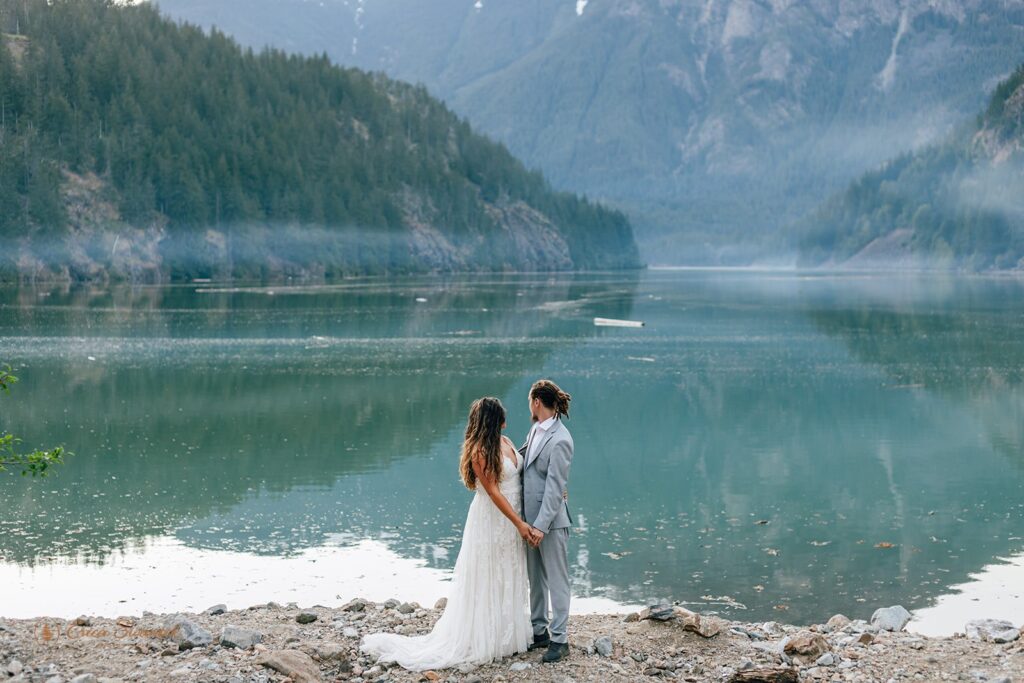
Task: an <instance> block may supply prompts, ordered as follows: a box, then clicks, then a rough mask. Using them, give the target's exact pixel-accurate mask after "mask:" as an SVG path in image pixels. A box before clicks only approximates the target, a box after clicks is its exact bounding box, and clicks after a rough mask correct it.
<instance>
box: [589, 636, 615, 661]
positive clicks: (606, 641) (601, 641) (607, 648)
mask: <svg viewBox="0 0 1024 683" xmlns="http://www.w3.org/2000/svg"><path fill="white" fill-rule="evenodd" d="M594 649H595V650H597V654H599V655H601V656H602V657H611V656H612V652H614V651H615V646H614V644H613V643H612V638H611V636H601V637H600V638H598V639H597V640H595V641H594Z"/></svg>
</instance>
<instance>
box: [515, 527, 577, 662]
mask: <svg viewBox="0 0 1024 683" xmlns="http://www.w3.org/2000/svg"><path fill="white" fill-rule="evenodd" d="M568 545H569V527H561V528H559V529H551V531H550V532H548V533H547V534H545V535H544V540H543V541H541V542H540V547H539V548H534V547H533V546H527V550H526V570H527V572H528V573H529V575H530V619H531V620H532V622H533V634H534V635H538V636H539V635H541V634H542V633H544V630H545V629H548V628H549V622H548V596H549V595H550V597H551V621H550V631H551V640H552V641H554V642H556V643H566V642H568V634H567V630H568V626H569V596H570V591H569V548H568Z"/></svg>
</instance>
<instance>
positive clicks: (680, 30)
mask: <svg viewBox="0 0 1024 683" xmlns="http://www.w3.org/2000/svg"><path fill="white" fill-rule="evenodd" d="M161 8H162V9H163V10H164V11H166V12H169V13H170V14H172V15H173V16H176V17H180V18H184V19H188V20H192V21H197V22H199V23H202V24H206V25H209V24H217V25H219V26H220V27H221V28H222V29H224V30H227V31H228V32H230V33H232V34H234V35H236V36H237V37H239V38H240V39H241V40H243V41H244V42H248V43H251V44H256V45H262V44H265V43H271V44H276V45H279V46H281V47H284V48H286V49H295V50H309V51H316V50H321V49H323V50H327V51H328V53H329V54H330V55H331V56H332V57H333V58H334V59H336V60H338V61H341V62H343V63H347V64H353V65H357V66H362V67H367V68H374V69H382V70H384V71H386V72H388V73H390V74H393V75H396V76H398V77H401V78H403V79H407V80H411V81H420V82H423V83H425V84H427V86H428V87H429V88H430V89H431V90H432V91H433V92H435V93H436V94H438V95H440V96H442V97H443V98H444V99H445V100H446V101H448V102H449V103H450V104H451V105H452V106H453V107H454V108H455V109H456V110H457V111H458V112H459V113H462V114H464V115H466V116H468V118H469V119H470V121H472V122H473V124H474V125H476V126H478V127H479V128H480V129H482V130H484V131H486V132H488V133H490V134H492V135H494V136H496V137H498V138H499V139H501V140H502V141H504V142H506V143H507V144H508V146H509V147H510V149H511V150H512V151H513V152H514V153H515V154H517V155H518V156H520V157H521V158H523V159H524V160H526V161H527V162H528V163H529V164H532V165H535V166H538V167H540V168H541V169H542V170H544V171H545V173H546V174H547V175H548V176H549V177H550V178H551V179H552V181H553V182H554V183H555V184H556V185H558V186H561V187H565V188H568V189H574V190H584V191H587V192H588V193H590V194H591V195H594V196H598V197H600V198H604V199H607V200H610V201H613V202H615V203H617V204H618V205H619V206H623V207H626V208H627V209H628V210H629V211H630V213H631V216H632V217H633V218H634V223H635V224H636V225H637V230H638V234H639V236H640V238H641V241H642V244H643V245H644V246H645V248H646V251H647V254H648V255H649V256H650V257H651V258H655V257H657V258H655V260H666V259H668V260H680V259H681V260H688V259H691V258H693V257H696V256H700V255H701V254H703V256H706V257H714V256H715V255H716V254H717V255H718V256H721V257H724V258H739V259H742V258H746V257H749V256H750V255H751V253H750V251H751V250H749V249H748V250H744V249H739V248H736V247H735V246H734V245H735V243H750V242H761V243H762V244H763V242H764V238H766V237H767V236H769V235H770V236H771V237H770V238H769V239H768V241H769V242H771V241H772V240H774V239H776V238H778V234H777V232H775V230H776V228H778V227H779V226H783V225H786V224H789V223H791V222H792V219H794V218H796V217H798V216H799V215H801V214H802V213H804V212H805V211H808V210H810V209H812V208H813V207H814V206H816V205H817V204H818V203H819V202H820V201H821V199H822V197H824V196H827V195H828V194H829V193H831V192H833V191H835V190H837V189H839V188H841V187H842V186H843V185H844V184H845V183H847V182H849V181H850V180H851V179H853V178H855V177H856V176H857V175H858V174H859V173H861V172H863V171H865V170H867V169H869V168H871V167H873V166H875V165H877V164H878V163H881V162H882V161H883V160H885V159H887V158H889V157H890V156H892V155H893V154H894V153H897V152H899V151H904V150H910V149H914V148H917V147H920V146H922V145H925V144H928V143H931V142H934V141H936V140H940V139H942V138H943V137H944V136H945V135H947V134H948V133H949V131H950V129H951V127H952V126H953V125H955V124H956V123H959V122H960V121H962V120H963V119H964V118H965V117H969V116H971V115H973V113H974V112H975V111H977V109H978V108H979V107H981V105H982V103H983V101H984V99H985V98H986V97H987V96H988V93H989V92H990V91H991V89H992V88H993V87H994V85H995V84H996V83H997V82H998V80H999V79H1000V78H1004V77H1005V76H1006V75H1007V74H1008V73H1009V72H1010V71H1011V70H1012V68H1013V67H1014V66H1015V62H1016V61H1017V60H1018V59H1019V55H1020V45H1021V35H1022V30H1024V2H1021V0H965V1H963V2H954V1H952V0H855V1H852V2H851V1H848V0H844V1H840V0H811V1H810V2H793V1H790V0H771V1H770V2H751V1H750V0H726V1H723V2H705V1H703V0H591V1H590V2H582V1H581V2H576V3H572V2H559V3H551V2H546V3H545V2H517V3H498V2H488V1H487V0H482V1H481V2H479V3H476V4H475V5H474V4H473V3H471V2H465V1H464V0H438V1H437V2H431V3H422V2H415V1H414V0H394V1H392V2H387V3H385V2H379V1H376V0H363V1H361V2H344V1H343V0H335V1H334V2H332V1H331V0H327V1H325V2H320V3H313V2H302V1H301V0H284V1H278V0H275V1H274V2H269V0H227V1H226V2H220V3H216V4H215V5H211V4H210V3H203V2H200V1H199V0H165V1H164V2H162V3H161ZM701 244H706V246H704V247H701V246H700V245H701ZM730 244H732V245H733V246H730ZM730 254H731V256H730ZM670 255H671V257H670Z"/></svg>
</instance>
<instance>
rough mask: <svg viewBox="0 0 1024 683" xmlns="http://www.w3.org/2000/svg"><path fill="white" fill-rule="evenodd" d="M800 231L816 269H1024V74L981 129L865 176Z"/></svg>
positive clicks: (981, 119) (1003, 90)
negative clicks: (820, 266) (818, 267)
mask: <svg viewBox="0 0 1024 683" xmlns="http://www.w3.org/2000/svg"><path fill="white" fill-rule="evenodd" d="M799 232H800V233H802V238H801V240H800V247H801V254H802V258H803V260H804V262H805V263H807V264H814V265H821V264H828V265H839V264H841V265H845V266H869V267H874V266H893V265H896V266H914V267H921V266H925V267H943V268H949V267H953V268H960V269H968V270H975V271H976V270H990V269H1013V268H1016V269H1024V66H1022V67H1020V68H1019V69H1017V71H1016V73H1014V75H1013V76H1012V77H1011V78H1009V79H1007V80H1006V81H1004V82H1003V83H1001V84H1000V85H999V86H998V87H997V88H996V89H995V92H994V94H993V95H992V98H991V100H990V102H989V104H988V107H987V109H985V111H984V112H983V113H982V114H980V115H979V116H978V117H977V120H976V121H975V122H974V123H973V124H971V125H969V126H965V127H964V128H963V129H962V130H959V131H957V132H956V133H955V134H954V135H951V136H950V137H949V139H947V140H946V141H944V142H943V143H941V144H935V145H931V146H929V147H927V148H925V149H922V150H919V151H917V152H914V153H911V154H904V155H901V156H899V157H897V158H895V159H894V160H892V161H890V162H889V163H887V164H885V165H884V166H882V167H881V168H880V169H878V170H875V171H872V172H869V173H866V174H865V175H863V176H862V177H861V178H859V179H857V180H856V181H855V182H853V183H852V184H851V185H850V186H849V188H847V190H846V191H845V192H843V193H841V194H838V195H836V196H834V197H833V198H832V199H831V200H829V201H828V202H827V203H825V204H824V205H823V206H822V207H821V208H820V209H819V210H818V211H817V212H816V213H815V214H814V215H813V216H811V217H810V218H809V219H808V220H807V221H805V222H804V223H803V225H802V227H801V229H800V231H799Z"/></svg>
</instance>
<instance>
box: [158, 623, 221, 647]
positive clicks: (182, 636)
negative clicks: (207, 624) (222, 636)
mask: <svg viewBox="0 0 1024 683" xmlns="http://www.w3.org/2000/svg"><path fill="white" fill-rule="evenodd" d="M164 627H165V628H167V629H169V630H171V634H170V638H171V639H172V640H173V641H174V642H175V643H177V644H178V648H180V649H182V650H189V649H191V648H193V647H203V646H205V645H209V644H210V643H212V642H213V635H211V634H210V632H209V631H207V630H206V629H205V628H203V627H202V626H200V625H199V624H197V623H196V622H194V621H192V620H191V619H189V618H187V617H185V616H184V615H181V614H174V615H171V616H170V617H168V618H167V620H166V621H165V622H164Z"/></svg>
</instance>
